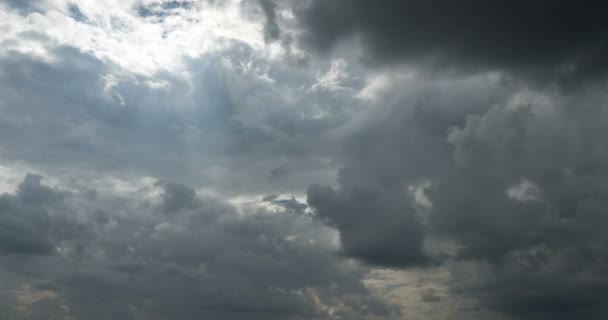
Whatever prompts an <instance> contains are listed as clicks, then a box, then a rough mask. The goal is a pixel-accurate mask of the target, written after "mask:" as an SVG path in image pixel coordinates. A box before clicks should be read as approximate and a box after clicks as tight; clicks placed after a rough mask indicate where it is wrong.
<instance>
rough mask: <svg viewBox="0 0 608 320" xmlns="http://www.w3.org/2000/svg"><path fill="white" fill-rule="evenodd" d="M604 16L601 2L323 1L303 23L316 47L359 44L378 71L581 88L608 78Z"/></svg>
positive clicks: (311, 8) (310, 9) (314, 3)
mask: <svg viewBox="0 0 608 320" xmlns="http://www.w3.org/2000/svg"><path fill="white" fill-rule="evenodd" d="M605 10H606V6H605V3H604V2H602V1H588V2H585V3H580V2H576V1H561V2H559V3H557V2H555V1H533V2H530V1H509V2H503V1H467V2H466V3H454V2H452V1H433V2H426V3H420V2H417V1H398V0H391V1H384V2H382V3H381V4H378V3H375V2H370V1H365V0H360V1H345V0H330V1H323V0H318V1H312V3H311V5H310V6H309V7H307V8H306V9H304V10H301V11H299V14H298V16H299V19H300V23H301V25H302V26H303V28H304V30H305V31H306V35H305V37H304V39H305V41H306V42H307V43H309V44H311V45H312V46H313V47H315V48H318V49H321V50H328V49H329V48H331V47H332V46H334V45H335V44H336V43H337V42H339V41H340V40H343V39H348V38H358V39H361V41H362V43H363V44H364V46H365V48H366V49H367V52H368V53H369V56H370V58H371V60H372V61H373V62H375V63H379V64H386V63H390V62H395V61H407V62H409V63H412V64H426V65H429V66H431V67H433V68H435V69H436V70H442V71H445V70H446V69H451V70H458V71H466V72H470V71H473V72H476V71H479V70H504V71H508V72H511V71H513V72H516V73H524V74H526V75H528V76H532V77H534V78H542V79H544V80H547V79H548V80H555V79H558V80H564V81H578V80H580V79H587V78H595V77H597V76H600V75H604V74H605V71H606V64H605V63H604V62H603V59H602V57H603V56H605V55H606V49H607V46H606V32H605V31H606V27H607V24H606V21H605V19H604V17H603V15H602V14H601V12H603V11H605ZM577 79H578V80H577Z"/></svg>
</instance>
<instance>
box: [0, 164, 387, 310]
mask: <svg viewBox="0 0 608 320" xmlns="http://www.w3.org/2000/svg"><path fill="white" fill-rule="evenodd" d="M151 188H152V189H151ZM147 189H149V190H158V191H159V192H160V195H159V196H158V197H152V198H149V197H145V196H143V197H142V195H144V193H139V196H138V195H136V194H135V195H134V196H133V197H132V198H115V197H112V196H107V195H104V194H95V193H92V192H91V191H87V192H67V191H61V190H58V189H56V188H51V187H48V186H45V185H43V184H42V183H41V177H40V176H38V175H32V174H28V175H27V176H26V177H25V179H24V180H23V182H22V183H21V185H19V187H18V188H17V190H16V192H15V193H14V194H3V195H2V196H1V198H0V201H1V203H2V207H1V209H0V215H1V217H2V222H1V223H0V226H1V228H2V236H1V237H0V248H2V251H1V254H2V256H3V261H4V263H3V266H2V270H1V272H2V273H6V274H10V275H11V277H9V278H10V279H12V280H11V281H7V282H3V284H2V292H3V295H9V294H10V292H14V296H13V299H16V300H19V299H25V298H23V296H24V295H27V296H30V298H31V297H32V296H33V297H38V298H37V299H33V298H32V299H33V301H30V302H31V303H29V304H25V305H21V306H19V305H18V304H17V305H14V306H11V305H10V303H11V302H7V301H6V300H4V301H2V302H1V303H2V304H3V308H4V309H8V312H9V314H12V315H14V318H15V319H22V318H23V319H25V318H28V315H30V316H32V315H36V316H35V317H34V318H35V319H43V318H45V319H47V318H49V317H51V316H59V315H61V314H62V313H67V314H69V316H71V317H74V318H76V319H107V318H108V317H111V318H113V319H140V318H150V317H153V318H154V319H175V318H182V319H193V318H201V317H212V318H221V319H241V318H242V317H243V316H244V315H246V316H247V317H248V318H253V319H310V318H315V319H333V318H335V317H347V318H349V319H363V318H366V317H373V316H378V317H383V318H391V317H393V316H396V315H398V311H399V310H398V309H397V308H396V307H394V306H391V305H388V304H385V303H384V302H382V301H381V300H379V299H377V298H375V297H374V296H373V295H371V294H370V293H369V292H368V291H367V290H366V289H365V287H364V286H363V285H362V283H361V282H360V279H361V277H362V276H363V275H364V273H365V270H364V269H361V268H359V267H357V266H356V265H353V264H350V263H348V262H347V261H342V260H341V259H339V258H338V257H336V256H335V255H333V254H332V251H331V245H330V243H328V242H323V241H319V240H320V238H318V237H317V238H311V237H310V236H312V235H315V234H318V233H319V232H324V231H323V230H322V228H321V229H320V227H319V226H318V225H315V223H314V221H312V220H310V218H307V217H305V216H302V215H296V214H292V213H290V211H281V212H278V213H277V212H275V213H270V212H268V211H265V210H264V209H257V210H253V209H252V210H251V211H249V212H246V213H244V214H240V213H238V212H237V210H236V209H235V208H234V207H232V206H231V205H229V204H227V203H223V202H222V201H221V200H218V199H215V198H209V197H199V196H197V195H196V193H195V191H194V190H192V189H189V188H188V187H186V186H183V185H178V184H175V183H168V182H159V183H156V184H155V186H148V187H147ZM143 191H144V190H142V192H143ZM186 198H187V199H188V200H187V201H182V200H185V199H186ZM177 202H180V203H187V204H188V206H179V207H176V206H175V204H176V203H177ZM326 231H327V230H325V232H326ZM327 239H330V237H329V236H328V237H327ZM17 279H19V280H17ZM9 301H14V300H9ZM45 313H47V315H46V316H43V315H44V314H45ZM28 319H31V317H30V318H28Z"/></svg>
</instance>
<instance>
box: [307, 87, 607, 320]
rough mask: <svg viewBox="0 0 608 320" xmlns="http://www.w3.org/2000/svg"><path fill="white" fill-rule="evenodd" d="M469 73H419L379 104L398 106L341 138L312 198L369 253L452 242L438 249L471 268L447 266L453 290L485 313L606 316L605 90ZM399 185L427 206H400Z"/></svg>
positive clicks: (403, 201) (392, 253)
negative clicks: (332, 168) (514, 82)
mask: <svg viewBox="0 0 608 320" xmlns="http://www.w3.org/2000/svg"><path fill="white" fill-rule="evenodd" d="M477 81H479V82H477ZM466 82H467V80H466V79H454V80H451V81H447V85H446V83H442V80H433V81H432V83H424V82H423V83H420V84H419V85H420V86H421V87H422V89H421V88H418V89H414V90H413V92H415V93H414V94H412V93H411V92H412V91H410V90H411V88H409V89H408V91H406V93H405V96H403V97H401V98H399V94H396V97H395V96H389V97H385V99H384V100H381V102H379V103H382V102H383V101H394V103H395V105H394V106H393V107H388V108H387V110H388V111H387V112H386V113H385V114H384V115H382V116H380V118H379V119H377V120H375V121H371V122H370V124H368V125H367V126H365V127H363V128H361V130H360V131H359V132H357V133H355V134H353V135H352V136H351V137H350V138H349V139H348V141H350V142H347V148H346V150H345V152H346V153H345V158H346V160H345V169H344V170H342V172H341V175H340V179H339V180H338V185H339V186H338V188H337V189H336V188H330V187H318V186H312V187H311V188H310V189H309V192H308V196H309V203H310V204H311V206H312V207H313V208H314V209H315V210H316V213H317V215H318V216H320V217H322V218H323V219H325V221H326V222H327V223H328V225H330V226H332V227H334V228H336V229H337V230H338V231H340V233H341V241H342V246H343V249H344V251H345V252H346V253H349V250H350V255H352V256H355V257H358V258H360V259H363V260H364V261H368V262H371V263H380V264H384V265H386V266H393V265H395V262H394V260H393V261H391V260H387V259H386V257H392V258H393V259H394V258H397V257H400V255H403V257H407V255H405V252H409V253H410V254H411V253H424V254H426V256H429V254H430V253H427V251H426V249H425V247H424V242H423V241H421V239H422V238H428V237H430V238H435V239H443V240H446V241H451V242H453V243H454V244H455V246H456V248H457V250H456V251H454V252H450V251H446V252H445V253H444V254H445V255H447V256H448V257H452V259H454V260H455V261H458V262H455V264H459V263H461V262H460V261H469V263H470V264H471V265H473V267H471V269H466V268H465V269H466V270H464V271H463V270H460V271H458V270H453V277H452V278H453V279H452V292H453V293H455V294H462V295H465V296H472V297H474V298H475V299H477V300H478V301H480V304H481V305H480V306H481V307H482V309H488V308H489V309H492V310H495V311H499V312H501V313H503V314H505V315H507V316H512V317H514V318H516V319H526V320H527V319H571V318H586V319H603V318H605V317H606V316H607V310H606V308H605V304H604V303H603V302H602V299H601V298H599V297H604V296H605V295H606V291H607V290H608V286H607V281H608V278H607V277H606V272H605V271H606V270H607V268H608V260H606V254H605V252H606V250H607V249H608V248H607V247H606V243H608V238H606V235H605V234H606V233H605V232H603V231H602V230H605V229H606V228H608V219H606V217H605V214H604V213H605V211H606V209H607V208H608V196H607V195H608V184H607V182H606V181H608V177H607V176H606V174H607V173H608V167H607V166H606V163H608V152H606V150H608V144H607V142H606V139H604V138H603V137H604V135H605V133H606V132H608V122H607V121H606V119H608V118H607V117H606V108H605V107H606V96H605V94H604V93H603V90H602V87H601V86H596V87H593V88H590V89H587V90H581V91H577V92H569V93H555V92H542V91H541V92H537V91H532V90H526V89H525V90H522V89H519V88H518V87H517V86H511V85H509V84H504V83H501V82H500V81H498V82H494V83H493V82H492V81H487V80H484V79H483V78H478V80H475V81H473V82H472V83H477V84H473V85H472V84H471V83H469V84H467V83H466ZM449 83H451V84H449ZM408 85H410V84H409V83H405V84H403V86H404V87H408ZM425 92H427V93H428V94H427V93H425ZM470 92H476V93H478V95H471V94H470ZM376 112H377V111H376ZM408 186H413V187H414V188H416V186H418V187H417V188H420V190H421V192H422V194H424V196H425V197H426V198H427V199H428V202H429V203H428V204H427V205H420V204H417V203H415V202H414V201H412V200H409V202H408V200H407V199H408V198H410V199H412V198H413V196H412V193H413V192H412V193H409V194H408V190H410V191H411V190H412V189H408ZM391 199H397V200H398V201H399V202H395V201H391ZM397 203H399V204H400V205H396V204H397ZM413 208H416V211H415V212H416V213H417V214H416V215H415V217H416V219H414V218H412V217H413V215H412V212H413V210H414V209H413ZM408 217H410V218H408ZM348 237H350V239H349V238H348ZM365 248H372V250H370V251H369V252H367V253H366V252H363V251H356V250H358V249H359V250H361V249H365ZM420 256H421V255H418V257H420ZM439 256H440V257H441V256H442V254H440V255H439ZM444 257H445V256H444ZM383 259H384V260H383ZM449 260H450V259H448V260H444V262H445V263H447V264H448V265H452V262H449ZM403 261H412V260H411V259H410V260H408V259H405V260H402V262H403ZM413 261H416V260H415V259H413ZM403 264H404V265H407V263H403ZM591 292H597V294H593V293H591ZM431 300H432V299H431Z"/></svg>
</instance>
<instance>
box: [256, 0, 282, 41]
mask: <svg viewBox="0 0 608 320" xmlns="http://www.w3.org/2000/svg"><path fill="white" fill-rule="evenodd" d="M258 3H259V4H260V7H261V8H262V11H263V12H264V15H265V16H266V23H265V24H264V36H265V37H266V41H272V40H277V39H278V38H279V37H280V36H281V29H280V28H279V25H278V23H277V13H276V7H277V5H276V3H274V0H258Z"/></svg>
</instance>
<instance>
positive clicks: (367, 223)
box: [308, 185, 426, 266]
mask: <svg viewBox="0 0 608 320" xmlns="http://www.w3.org/2000/svg"><path fill="white" fill-rule="evenodd" d="M308 203H309V204H310V205H311V206H312V207H313V208H315V209H316V212H317V216H318V217H319V218H321V219H322V220H324V221H325V222H326V223H327V224H328V225H330V226H332V227H335V228H336V229H338V230H339V231H340V241H341V243H342V250H343V252H344V254H345V255H347V256H351V257H357V258H360V259H362V260H364V261H366V262H369V263H372V264H379V265H386V266H407V265H415V264H420V263H424V262H425V261H426V257H425V256H424V254H423V253H422V251H421V247H422V240H423V236H424V234H423V232H422V230H421V226H420V223H419V222H418V221H417V219H416V217H415V211H414V208H413V206H412V205H411V203H410V202H409V201H408V198H407V196H406V195H405V194H404V193H399V192H396V193H395V192H392V191H391V190H386V189H377V188H374V187H368V186H352V187H346V186H342V187H341V189H340V190H338V191H336V190H334V189H332V188H331V187H323V186H319V185H312V186H311V187H309V188H308Z"/></svg>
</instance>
